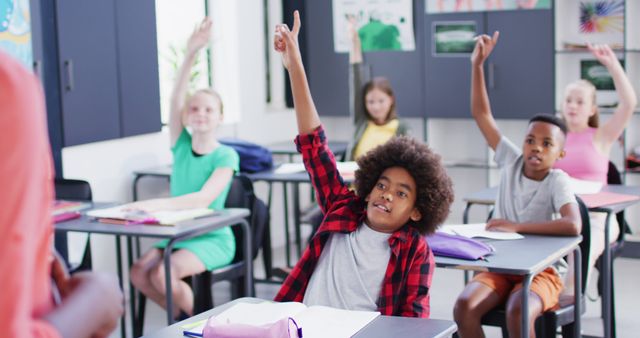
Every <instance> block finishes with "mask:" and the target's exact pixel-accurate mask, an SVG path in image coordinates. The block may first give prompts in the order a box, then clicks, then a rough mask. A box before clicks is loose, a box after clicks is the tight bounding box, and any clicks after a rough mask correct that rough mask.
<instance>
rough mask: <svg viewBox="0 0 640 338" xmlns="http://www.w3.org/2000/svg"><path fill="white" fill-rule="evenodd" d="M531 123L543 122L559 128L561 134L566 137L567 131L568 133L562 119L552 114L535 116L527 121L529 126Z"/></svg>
mask: <svg viewBox="0 0 640 338" xmlns="http://www.w3.org/2000/svg"><path fill="white" fill-rule="evenodd" d="M533 122H544V123H550V124H553V125H555V126H556V127H558V128H560V130H562V133H563V134H564V135H565V136H566V135H567V131H568V129H567V124H566V123H565V122H564V120H563V119H561V118H559V117H557V116H555V115H553V114H536V115H535V116H533V117H532V118H531V119H530V120H529V124H531V123H533Z"/></svg>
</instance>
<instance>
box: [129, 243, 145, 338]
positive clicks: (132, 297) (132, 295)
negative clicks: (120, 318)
mask: <svg viewBox="0 0 640 338" xmlns="http://www.w3.org/2000/svg"><path fill="white" fill-rule="evenodd" d="M127 261H128V263H129V271H131V266H132V265H133V245H132V238H131V237H129V236H127ZM136 300H137V298H136V289H135V288H134V287H133V283H131V278H129V311H131V314H130V315H129V318H131V327H132V328H133V329H132V330H133V336H134V337H138V336H137V333H138V332H139V333H142V328H141V327H138V325H137V324H138V318H137V312H136Z"/></svg>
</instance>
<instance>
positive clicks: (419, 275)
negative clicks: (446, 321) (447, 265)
mask: <svg viewBox="0 0 640 338" xmlns="http://www.w3.org/2000/svg"><path fill="white" fill-rule="evenodd" d="M434 270H435V261H434V258H433V252H432V251H431V248H429V247H428V246H427V244H426V241H420V242H419V244H418V246H417V249H416V254H415V257H414V259H413V261H412V262H411V266H410V268H409V272H408V274H407V281H406V295H407V297H406V298H404V299H402V304H401V306H400V307H399V311H400V313H399V315H400V316H403V317H422V318H429V313H430V307H429V299H430V296H429V289H431V279H432V277H433V271H434Z"/></svg>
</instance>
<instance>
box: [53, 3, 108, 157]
mask: <svg viewBox="0 0 640 338" xmlns="http://www.w3.org/2000/svg"><path fill="white" fill-rule="evenodd" d="M56 4H57V8H56V9H57V25H58V48H59V55H60V58H59V69H60V91H61V97H62V120H63V123H62V125H63V135H64V145H65V146H72V145H77V144H83V143H88V142H95V141H101V140H107V139H113V138H118V137H119V136H120V118H119V104H118V102H119V99H118V68H117V58H116V37H115V34H114V33H115V30H116V28H115V16H114V13H115V7H114V2H113V0H58V1H56Z"/></svg>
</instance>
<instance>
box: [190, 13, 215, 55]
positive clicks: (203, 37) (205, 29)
mask: <svg viewBox="0 0 640 338" xmlns="http://www.w3.org/2000/svg"><path fill="white" fill-rule="evenodd" d="M211 25H212V22H211V19H210V18H204V19H203V20H202V22H201V23H200V24H199V25H198V26H196V28H195V29H194V30H193V33H191V36H190V37H189V41H188V42H187V53H189V54H195V53H197V52H198V51H199V50H200V49H202V48H204V47H205V46H206V45H207V44H209V41H210V40H211Z"/></svg>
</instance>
